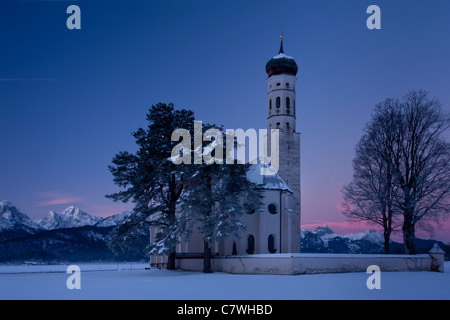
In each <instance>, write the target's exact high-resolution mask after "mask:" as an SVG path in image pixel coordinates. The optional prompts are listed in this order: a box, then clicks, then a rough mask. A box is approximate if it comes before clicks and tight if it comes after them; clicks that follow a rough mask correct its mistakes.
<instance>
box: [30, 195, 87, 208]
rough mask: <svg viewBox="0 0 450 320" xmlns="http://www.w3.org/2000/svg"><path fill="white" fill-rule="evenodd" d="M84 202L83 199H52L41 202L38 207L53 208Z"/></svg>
mask: <svg viewBox="0 0 450 320" xmlns="http://www.w3.org/2000/svg"><path fill="white" fill-rule="evenodd" d="M82 200H83V199H82V198H80V197H68V198H59V199H52V200H48V201H43V202H40V203H39V204H38V205H37V206H38V207H44V206H51V205H57V204H71V203H77V202H81V201H82Z"/></svg>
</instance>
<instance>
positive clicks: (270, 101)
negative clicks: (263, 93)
mask: <svg viewBox="0 0 450 320" xmlns="http://www.w3.org/2000/svg"><path fill="white" fill-rule="evenodd" d="M269 110H272V99H269Z"/></svg>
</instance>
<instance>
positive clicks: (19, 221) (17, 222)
mask: <svg viewBox="0 0 450 320" xmlns="http://www.w3.org/2000/svg"><path fill="white" fill-rule="evenodd" d="M35 229H36V230H39V229H40V228H39V226H38V224H37V223H36V222H35V221H33V220H31V219H30V218H29V217H28V216H27V215H26V214H24V213H22V212H20V210H19V209H17V208H16V207H15V206H14V204H12V203H11V202H9V201H7V200H4V201H1V202H0V232H4V231H13V230H22V231H26V232H29V233H32V231H33V230H35Z"/></svg>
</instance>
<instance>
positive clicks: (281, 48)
mask: <svg viewBox="0 0 450 320" xmlns="http://www.w3.org/2000/svg"><path fill="white" fill-rule="evenodd" d="M280 39H281V45H280V51H279V52H278V54H280V53H284V49H283V39H284V36H283V25H281V35H280Z"/></svg>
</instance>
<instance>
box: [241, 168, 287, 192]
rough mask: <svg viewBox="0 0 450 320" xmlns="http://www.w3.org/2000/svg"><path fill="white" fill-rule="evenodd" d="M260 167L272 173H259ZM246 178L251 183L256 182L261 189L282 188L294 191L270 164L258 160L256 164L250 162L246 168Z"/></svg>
mask: <svg viewBox="0 0 450 320" xmlns="http://www.w3.org/2000/svg"><path fill="white" fill-rule="evenodd" d="M261 169H263V170H267V171H272V173H273V174H272V175H263V174H261ZM247 179H248V180H250V181H251V182H253V183H256V184H257V185H259V186H260V187H261V189H266V190H283V191H287V192H290V193H294V192H293V191H292V189H291V188H289V186H288V185H287V183H286V182H284V180H283V179H282V178H281V177H280V176H279V175H278V173H276V172H275V170H274V169H273V168H272V167H271V166H270V164H263V163H261V162H258V163H257V164H252V165H250V166H249V168H248V170H247Z"/></svg>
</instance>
